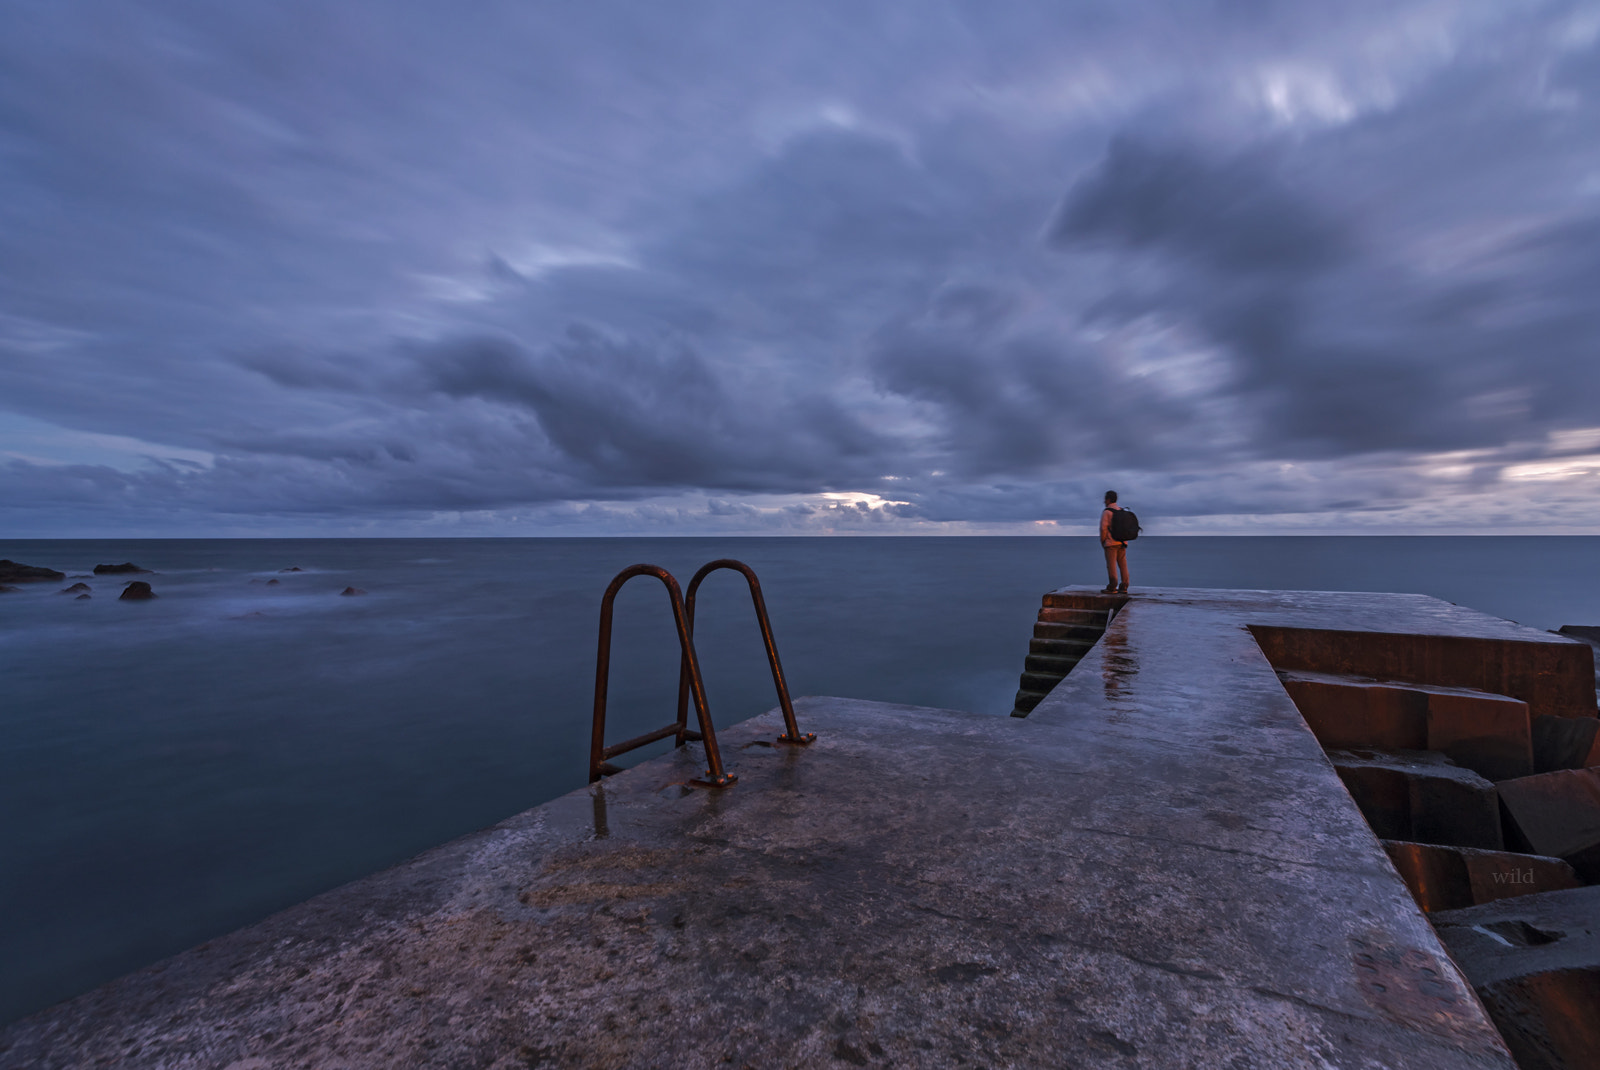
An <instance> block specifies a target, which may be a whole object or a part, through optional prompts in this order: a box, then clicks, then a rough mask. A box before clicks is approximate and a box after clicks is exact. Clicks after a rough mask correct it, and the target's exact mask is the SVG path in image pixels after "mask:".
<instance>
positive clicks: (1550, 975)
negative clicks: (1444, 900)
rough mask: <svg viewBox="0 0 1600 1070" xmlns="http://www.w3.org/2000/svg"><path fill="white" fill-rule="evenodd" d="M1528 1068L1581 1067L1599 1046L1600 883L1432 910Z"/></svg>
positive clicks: (1457, 957)
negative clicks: (1438, 911) (1436, 911)
mask: <svg viewBox="0 0 1600 1070" xmlns="http://www.w3.org/2000/svg"><path fill="white" fill-rule="evenodd" d="M1433 919H1434V923H1435V924H1436V925H1437V926H1438V927H1439V935H1440V936H1441V937H1443V938H1444V941H1445V943H1446V944H1447V945H1448V946H1449V948H1450V954H1451V955H1452V956H1454V958H1455V960H1456V962H1458V963H1459V964H1460V965H1461V968H1462V969H1463V970H1464V971H1465V972H1466V974H1467V976H1468V978H1469V979H1470V980H1471V981H1472V983H1473V984H1474V985H1475V986H1476V987H1477V991H1478V994H1479V995H1480V996H1481V997H1482V998H1483V1001H1484V1005H1485V1006H1486V1007H1488V1009H1489V1012H1490V1014H1491V1015H1492V1016H1493V1017H1494V1020H1495V1023H1496V1024H1497V1025H1498V1026H1499V1027H1500V1032H1501V1034H1502V1035H1503V1036H1504V1037H1505V1039H1506V1041H1507V1043H1508V1044H1509V1045H1510V1046H1511V1050H1512V1052H1513V1053H1514V1054H1515V1055H1516V1057H1517V1063H1518V1065H1519V1066H1520V1067H1521V1068H1522V1070H1580V1068H1589V1067H1593V1066H1595V1065H1596V1063H1597V1053H1600V887H1591V888H1576V889H1573V890H1571V891H1561V892H1546V893H1543V894H1541V895H1529V896H1523V897H1521V898H1518V899H1508V900H1503V901H1501V902H1498V903H1490V904H1487V905H1485V906H1477V907H1471V908H1468V909H1466V910H1455V911H1447V912H1442V913H1439V914H1435V915H1433Z"/></svg>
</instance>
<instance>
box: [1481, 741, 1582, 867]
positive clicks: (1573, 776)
mask: <svg viewBox="0 0 1600 1070" xmlns="http://www.w3.org/2000/svg"><path fill="white" fill-rule="evenodd" d="M1498 787H1499V794H1500V801H1501V804H1502V805H1503V806H1504V807H1505V811H1506V828H1507V831H1508V834H1509V836H1510V838H1511V841H1512V844H1511V846H1512V847H1514V848H1516V849H1518V850H1523V851H1528V852H1531V853H1534V854H1542V855H1553V856H1555V857H1558V858H1564V859H1566V860H1567V862H1569V863H1571V865H1572V868H1573V869H1574V870H1576V871H1577V874H1578V877H1579V878H1580V879H1582V880H1584V881H1586V882H1591V883H1592V882H1597V881H1600V768H1591V769H1561V770H1557V771H1556V772H1553V773H1539V774H1538V775H1536V776H1528V777H1521V778H1519V779H1516V780H1507V781H1503V782H1502V783H1501V784H1499V785H1498Z"/></svg>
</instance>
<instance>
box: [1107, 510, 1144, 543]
mask: <svg viewBox="0 0 1600 1070" xmlns="http://www.w3.org/2000/svg"><path fill="white" fill-rule="evenodd" d="M1138 537H1139V518H1138V517H1136V516H1134V515H1133V510H1132V509H1113V510H1111V538H1112V539H1113V540H1115V541H1116V542H1132V541H1133V540H1134V539H1137V538H1138Z"/></svg>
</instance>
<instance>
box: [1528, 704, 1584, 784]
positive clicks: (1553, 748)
mask: <svg viewBox="0 0 1600 1070" xmlns="http://www.w3.org/2000/svg"><path fill="white" fill-rule="evenodd" d="M1532 729H1533V731H1532V738H1533V766H1534V771H1535V772H1538V773H1552V772H1555V771H1556V770H1557V769H1582V768H1584V767H1585V766H1590V765H1600V718H1594V717H1535V718H1534V719H1533V725H1532Z"/></svg>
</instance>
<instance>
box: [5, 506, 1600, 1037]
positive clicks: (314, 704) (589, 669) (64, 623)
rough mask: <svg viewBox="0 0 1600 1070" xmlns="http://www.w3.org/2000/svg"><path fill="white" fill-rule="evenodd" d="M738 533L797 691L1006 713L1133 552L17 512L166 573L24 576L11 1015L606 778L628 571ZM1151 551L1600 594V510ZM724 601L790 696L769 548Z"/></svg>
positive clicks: (642, 647) (709, 665) (1319, 585)
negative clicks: (1056, 638)
mask: <svg viewBox="0 0 1600 1070" xmlns="http://www.w3.org/2000/svg"><path fill="white" fill-rule="evenodd" d="M723 556H730V557H736V558H739V559H741V560H744V561H746V562H748V563H749V564H750V565H752V566H753V567H754V568H755V569H756V570H757V571H758V572H759V573H760V575H761V579H762V585H763V587H764V589H765V591H766V596H767V603H768V607H769V609H770V610H771V614H772V621H773V629H774V631H775V633H776V636H777V640H778V645H779V649H780V652H781V653H782V656H783V660H784V667H785V669H786V671H787V673H788V675H789V678H790V683H791V687H792V689H793V690H794V692H795V693H796V694H797V695H798V694H836V695H851V696H858V697H863V698H872V699H882V700H887V701H894V702H907V703H917V704H923V705H931V706H946V707H955V708H960V709H968V710H975V711H981V712H987V713H993V714H996V715H1004V714H1006V713H1008V712H1009V711H1010V708H1011V698H1012V694H1013V692H1014V690H1015V688H1016V682H1017V675H1018V673H1019V672H1020V671H1021V668H1022V658H1023V654H1024V652H1025V650H1026V647H1027V639H1028V635H1029V632H1030V628H1031V625H1032V622H1033V617H1034V614H1035V612H1036V610H1037V607H1038V604H1039V595H1040V594H1041V592H1043V591H1045V590H1047V589H1049V588H1051V587H1055V586H1059V585H1062V584H1067V583H1098V582H1100V580H1101V577H1102V568H1101V564H1100V554H1099V550H1098V547H1097V546H1096V544H1095V542H1094V540H1093V539H1084V538H1074V539H1061V538H1017V539H1005V538H956V539H938V538H915V539H880V538H870V539H869V538H860V539H525V540H524V539H496V540H487V539H486V540H259V541H257V540H205V541H180V540H171V541H167V540H163V541H125V542H88V541H68V542H46V541H9V542H8V541H0V558H11V559H13V560H18V561H23V562H27V563H29V564H38V565H48V566H51V567H53V568H57V569H61V570H63V571H65V572H68V573H88V572H89V571H90V570H91V569H92V568H93V566H94V565H95V564H97V563H102V562H105V563H114V562H121V561H125V560H132V561H134V562H136V563H138V564H140V565H142V566H144V567H145V568H150V569H154V570H156V572H157V573H158V574H157V575H154V576H147V577H143V578H144V579H147V580H149V581H151V583H152V585H153V586H154V588H155V590H156V592H157V594H158V595H159V596H160V597H159V598H158V600H156V601H153V602H144V603H133V602H120V601H118V600H117V598H116V595H117V593H118V592H119V591H120V589H121V586H122V582H123V581H124V578H119V577H92V576H91V577H89V578H87V579H85V580H84V582H87V583H89V584H90V585H91V586H92V587H93V588H94V594H93V597H92V599H90V600H88V601H77V600H74V599H73V598H71V597H67V596H62V595H59V594H57V593H56V592H57V591H58V589H59V588H61V587H64V586H66V585H67V584H68V583H71V582H74V581H73V580H72V579H68V580H67V581H65V582H63V583H59V584H35V585H30V586H28V587H26V588H24V589H23V590H22V591H20V592H18V593H13V594H3V595H0V1021H6V1020H10V1019H12V1018H15V1017H18V1016H20V1015H23V1014H26V1013H27V1012H29V1011H32V1010H35V1009H38V1008H40V1007H43V1006H46V1005H48V1004H50V1003H52V1002H54V1001H56V1000H58V999H62V998H64V997H67V996H70V995H73V994H75V993H77V992H81V991H83V990H85V989H87V988H89V987H92V986H93V985H95V984H98V983H100V982H102V981H105V980H108V979H110V978H112V977H115V976H117V975H118V974H121V973H124V972H126V971H128V970H130V969H133V968H136V967H138V966H141V965H143V964H146V963H149V962H151V961H154V960H155V959H158V958H161V957H163V956H165V955H168V954H171V953H173V952H176V951H179V950H182V949H183V948H185V947H188V946H191V945H193V944H195V943H198V942H200V941H202V940H205V939H206V938H208V937H211V936H214V935H217V934H219V933H222V932H226V931H228V930H230V929H233V928H236V927H238V926H240V925H243V924H245V923H247V922H250V921H253V920H255V919H258V918H260V917H263V916H264V915H266V914H268V913H270V912H272V911H274V910H277V909H280V908H282V907H285V906H288V905H290V904H292V903H295V902H298V901H299V900H302V899H304V898H306V897H308V896H310V895H313V894H315V893H316V892H319V891H322V890H324V889H327V888H330V887H333V886H334V885H337V884H340V883H342V882H344V881H347V880H350V879H352V878H354V877H358V876H361V875H363V874H366V873H370V872H372V871H374V870H376V869H379V868H381V867H383V866H385V865H388V864H390V863H393V862H397V861H399V860H401V859H404V858H406V857H408V856H410V855H412V854H414V853H416V852H418V851H420V850H422V849H424V848H426V847H429V846H432V845H434V844H437V843H440V842H442V841H445V840H447V839H450V838H452V837H455V836H458V835H460V834H462V833H465V832H468V831H470V830H472V829H475V828H479V827H482V826H484V825H486V824H490V823H493V822H495V821H498V820H500V819H501V818H504V817H506V816H509V815H510V814H513V813H516V812H518V811H520V810H523V809H526V808H527V807H530V806H533V805H535V804H537V803H540V802H543V801H545V800H547V799H550V798H553V797H554V796H556V795H559V794H561V793H563V792H566V791H569V790H571V789H573V788H575V787H578V786H580V785H581V784H582V783H583V782H584V779H585V772H586V761H587V732H588V726H589V708H590V703H591V701H592V688H593V682H594V654H595V630H596V621H597V618H598V606H599V598H600V594H601V592H602V591H603V590H604V588H605V585H606V583H607V582H608V581H609V579H610V577H611V576H612V575H613V574H614V573H615V572H617V571H618V570H619V569H621V568H623V567H624V566H626V565H629V564H632V563H634V562H637V561H650V562H653V563H656V564H660V565H664V566H666V567H667V568H669V569H671V570H672V571H673V572H675V573H676V574H677V575H678V576H679V577H680V578H681V579H683V580H684V581H687V578H688V577H689V576H690V575H691V574H692V573H693V571H694V570H695V569H696V568H697V567H698V566H699V565H701V564H702V563H704V562H705V561H708V560H710V559H712V558H716V557H723ZM1130 557H1131V563H1132V565H1133V569H1134V581H1135V584H1134V585H1135V587H1136V588H1137V587H1138V586H1139V585H1140V584H1151V585H1171V586H1195V587H1248V588H1286V589H1292V588H1299V589H1323V590H1385V591H1391V590H1392V591H1416V592H1421V593H1425V594H1430V595H1435V596H1437V597H1440V598H1444V599H1447V600H1449V601H1452V602H1457V603H1460V604H1462V605H1466V606H1471V607H1473V608H1476V609H1481V610H1484V611H1486V612H1489V613H1493V614H1496V615H1498V616H1502V617H1508V618H1511V619H1513V620H1517V621H1521V622H1522V623H1524V624H1528V625H1531V626H1533V627H1537V628H1556V627H1558V626H1560V625H1562V624H1600V567H1597V565H1600V538H1592V537H1579V536H1573V537H1552V538H1252V539H1241V538H1164V539H1163V538H1146V539H1141V540H1140V541H1139V542H1138V543H1137V544H1136V545H1135V546H1134V547H1133V549H1132V551H1131V553H1130ZM290 567H298V568H301V569H303V570H304V571H301V572H296V573H280V572H279V570H280V569H286V568H290ZM269 579H278V580H280V581H281V583H280V584H279V585H277V586H270V587H269V586H267V585H266V583H265V581H267V580H269ZM252 581H261V582H252ZM347 585H354V586H356V587H359V588H363V589H365V590H367V591H368V592H370V593H369V594H368V595H366V596H365V597H361V598H346V597H340V595H339V593H338V592H339V591H340V590H342V589H343V588H344V587H345V586H347ZM666 605H667V603H666V598H665V595H664V593H663V591H662V589H661V587H660V585H659V584H657V583H655V582H654V581H647V580H643V579H640V580H635V581H633V583H631V584H629V585H628V587H626V588H624V590H623V593H622V595H621V597H620V598H619V599H618V606H617V623H618V627H617V634H616V644H615V652H614V658H613V675H612V703H611V709H612V727H611V736H612V738H613V739H620V738H623V737H624V736H625V735H631V734H634V733H636V732H639V731H643V730H646V729H649V728H654V727H656V726H657V725H659V724H664V723H666V722H667V721H668V720H670V719H671V717H672V712H673V709H674V708H675V700H676V686H677V661H676V647H675V640H674V638H673V632H672V629H671V620H670V617H669V615H668V613H667V609H666ZM699 617H700V620H699V628H698V636H697V644H698V646H699V649H700V651H701V654H702V658H703V660H704V663H705V671H706V679H707V685H708V691H709V694H710V699H711V707H712V711H713V713H714V715H715V717H716V720H717V721H718V723H719V724H726V723H730V722H732V721H737V720H742V719H744V718H746V717H750V716H752V715H754V714H757V713H759V712H761V711H763V710H765V709H768V708H770V707H771V706H772V705H773V704H774V699H773V695H772V690H771V689H772V684H771V680H770V677H768V676H767V675H766V667H765V662H764V660H763V656H762V651H761V646H760V640H759V636H758V634H757V632H756V628H755V623H754V614H753V613H752V611H751V609H750V603H749V599H748V596H747V594H746V593H745V590H744V587H743V583H742V581H741V580H740V579H739V578H738V577H737V576H736V575H734V574H733V573H728V572H723V573H718V574H717V575H716V576H714V577H713V578H712V579H711V580H709V581H707V584H706V586H705V587H704V588H703V589H702V593H701V598H700V614H699ZM802 727H803V725H802ZM660 746H661V747H662V748H664V747H665V746H666V745H665V744H662V745H660Z"/></svg>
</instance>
